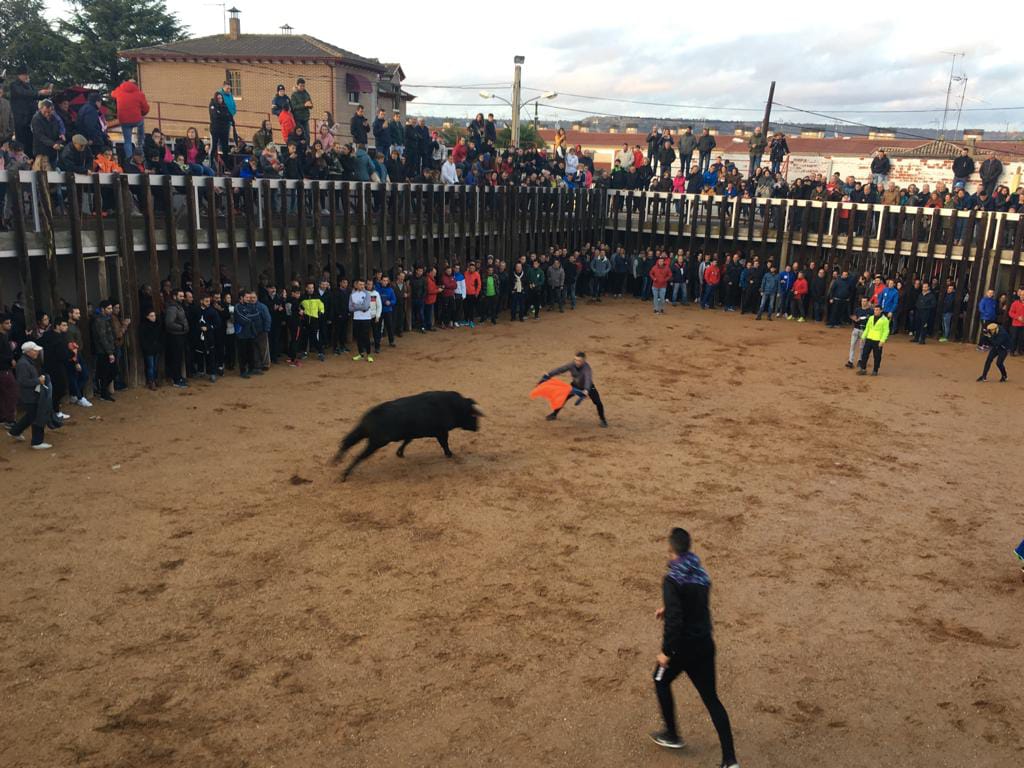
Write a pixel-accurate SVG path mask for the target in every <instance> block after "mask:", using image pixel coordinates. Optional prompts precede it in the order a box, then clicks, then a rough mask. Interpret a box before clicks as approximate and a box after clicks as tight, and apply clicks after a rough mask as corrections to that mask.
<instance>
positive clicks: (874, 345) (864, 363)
mask: <svg viewBox="0 0 1024 768" xmlns="http://www.w3.org/2000/svg"><path fill="white" fill-rule="evenodd" d="M869 354H870V355H872V356H873V357H874V363H873V367H872V370H873V371H874V372H875V373H878V368H879V366H881V364H882V345H881V344H879V343H878V341H876V340H875V339H864V346H863V347H862V348H861V353H860V362H859V363H858V364H857V365H858V366H859V367H860V369H861V370H862V371H866V370H867V369H868V355H869Z"/></svg>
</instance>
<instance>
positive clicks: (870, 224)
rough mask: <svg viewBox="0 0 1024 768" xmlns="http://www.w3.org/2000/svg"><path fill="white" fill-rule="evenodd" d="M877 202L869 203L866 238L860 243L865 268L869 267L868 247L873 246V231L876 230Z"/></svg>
mask: <svg viewBox="0 0 1024 768" xmlns="http://www.w3.org/2000/svg"><path fill="white" fill-rule="evenodd" d="M874 221H875V204H874V203H869V204H868V212H867V218H866V219H865V220H864V239H863V240H862V241H861V244H860V253H861V258H862V262H863V265H864V268H867V263H868V249H869V248H870V247H871V233H872V232H873V231H874Z"/></svg>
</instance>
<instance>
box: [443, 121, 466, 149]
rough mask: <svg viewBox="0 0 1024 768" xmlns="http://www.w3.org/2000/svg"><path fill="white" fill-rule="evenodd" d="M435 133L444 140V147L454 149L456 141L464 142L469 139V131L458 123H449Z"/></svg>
mask: <svg viewBox="0 0 1024 768" xmlns="http://www.w3.org/2000/svg"><path fill="white" fill-rule="evenodd" d="M437 132H438V134H439V135H440V136H441V138H442V139H444V143H445V146H446V147H454V146H455V142H456V141H457V140H458V139H462V140H463V141H465V140H466V139H468V138H469V131H467V130H466V128H465V127H464V126H462V125H459V124H458V123H449V124H448V125H447V126H446V127H445V126H442V127H441V128H440V129H438V131H437Z"/></svg>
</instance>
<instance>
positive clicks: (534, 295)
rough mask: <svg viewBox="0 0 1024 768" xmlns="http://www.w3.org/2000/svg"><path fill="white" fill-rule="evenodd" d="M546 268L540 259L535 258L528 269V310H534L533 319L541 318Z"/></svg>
mask: <svg viewBox="0 0 1024 768" xmlns="http://www.w3.org/2000/svg"><path fill="white" fill-rule="evenodd" d="M544 282H545V280H544V269H543V268H542V267H541V265H540V260H539V259H537V258H534V260H533V266H532V267H530V268H529V269H528V270H526V284H527V286H528V288H529V292H528V293H527V298H526V307H527V312H529V311H530V310H532V311H533V319H534V320H540V303H541V301H542V300H543V296H544Z"/></svg>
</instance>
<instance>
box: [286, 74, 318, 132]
mask: <svg viewBox="0 0 1024 768" xmlns="http://www.w3.org/2000/svg"><path fill="white" fill-rule="evenodd" d="M291 103H292V115H293V116H294V117H295V124H296V125H301V126H302V133H303V134H305V135H306V136H309V115H310V110H312V109H313V98H312V97H311V96H310V95H309V91H307V90H306V80H305V78H302V77H300V78H299V79H298V80H296V81H295V90H294V91H292V95H291Z"/></svg>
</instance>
